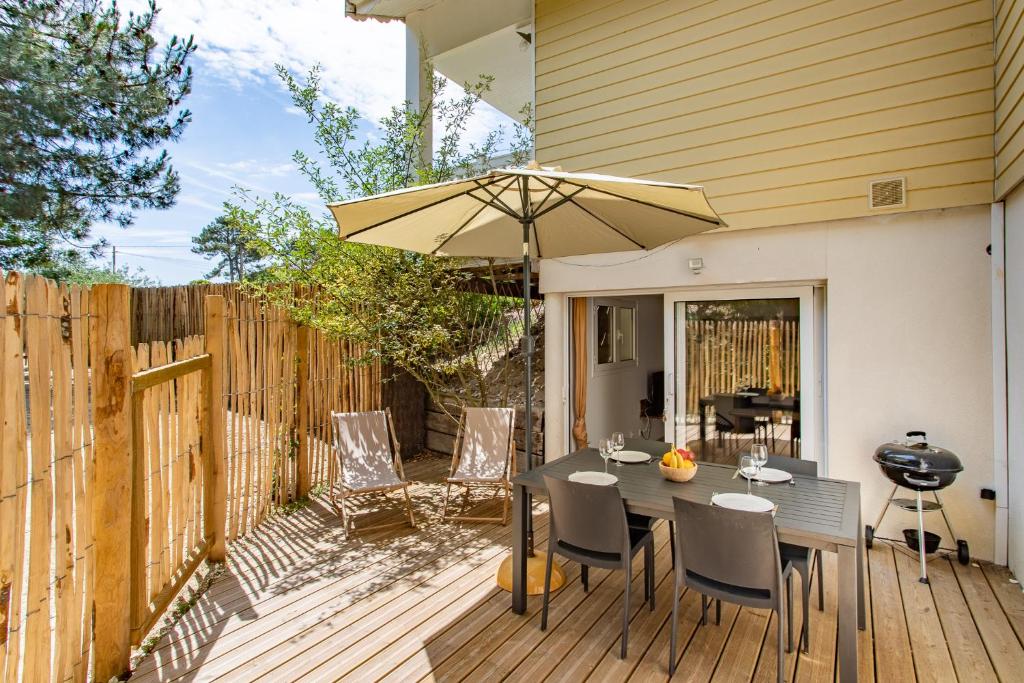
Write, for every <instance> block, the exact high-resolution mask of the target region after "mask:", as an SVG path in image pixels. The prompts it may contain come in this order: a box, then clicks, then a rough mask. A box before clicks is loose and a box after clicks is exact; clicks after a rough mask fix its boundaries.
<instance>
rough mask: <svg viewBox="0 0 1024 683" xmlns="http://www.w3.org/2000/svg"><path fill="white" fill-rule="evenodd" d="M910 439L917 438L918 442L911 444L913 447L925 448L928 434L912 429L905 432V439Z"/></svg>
mask: <svg viewBox="0 0 1024 683" xmlns="http://www.w3.org/2000/svg"><path fill="white" fill-rule="evenodd" d="M911 439H918V442H917V443H915V444H913V446H914V448H927V447H928V440H927V439H928V435H927V434H925V433H924V432H922V431H921V430H913V431H910V432H907V441H910V440H911Z"/></svg>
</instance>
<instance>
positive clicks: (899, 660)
mask: <svg viewBox="0 0 1024 683" xmlns="http://www.w3.org/2000/svg"><path fill="white" fill-rule="evenodd" d="M446 469H447V462H446V461H444V460H441V459H430V458H428V459H418V460H413V461H411V462H409V463H407V464H406V471H407V475H408V476H409V477H410V478H411V479H415V480H417V484H416V485H415V486H414V487H412V496H413V503H414V506H415V508H416V514H417V517H418V520H419V521H420V527H419V529H417V530H415V531H413V530H409V529H403V528H401V527H397V528H393V529H388V530H381V531H374V532H366V533H363V534H357V535H355V536H354V537H353V538H350V539H348V540H345V539H344V537H343V534H342V532H341V527H340V523H339V521H338V519H337V516H336V515H335V514H334V512H333V510H332V509H331V508H330V507H329V506H328V505H327V504H325V503H323V502H321V501H314V502H313V503H311V504H310V505H309V506H307V507H305V508H302V509H300V510H298V511H296V512H293V513H292V514H290V515H287V516H279V517H274V518H271V520H269V521H268V522H267V523H265V524H264V525H263V526H262V527H261V528H260V529H259V530H258V531H257V532H255V533H253V534H252V535H251V536H250V537H249V539H248V540H246V541H245V542H243V543H239V544H235V545H234V546H233V547H232V562H231V564H230V565H229V570H228V571H227V572H226V573H225V574H224V575H223V576H221V577H220V578H218V579H217V580H216V582H215V583H214V584H213V586H212V587H211V588H210V590H209V591H208V592H207V593H206V594H205V595H204V596H203V597H202V598H201V599H200V600H199V601H198V603H197V604H196V606H195V607H194V608H193V609H192V610H191V611H190V612H189V613H187V614H186V615H185V616H184V617H183V618H182V619H181V620H180V621H179V622H178V623H177V624H176V625H175V626H174V627H173V628H172V629H171V630H170V632H169V633H167V634H166V635H165V636H164V637H163V639H162V640H161V642H160V643H159V644H158V645H157V647H156V648H155V650H154V652H153V653H152V654H150V655H149V656H147V657H146V658H144V659H143V660H142V661H141V662H140V663H139V665H138V667H137V668H136V672H135V676H134V678H135V679H137V680H139V681H156V680H174V679H185V680H213V679H220V680H228V681H234V680H255V679H266V680H274V681H279V680H281V681H287V680H300V679H304V680H338V679H348V680H359V681H368V680H389V681H413V680H423V681H491V680H498V679H503V678H504V679H508V680H523V681H541V680H547V681H569V680H571V681H582V680H588V681H607V682H612V681H627V680H631V681H665V680H667V679H668V670H667V664H668V656H669V653H668V649H669V642H668V641H669V631H670V626H671V624H670V614H671V607H672V606H671V598H672V580H673V575H672V571H671V556H670V552H669V548H668V535H667V525H665V524H659V525H657V527H656V530H655V544H656V554H655V566H656V571H655V581H656V586H657V590H656V596H657V600H656V603H657V604H656V610H655V611H654V612H651V611H649V609H648V606H647V604H646V603H645V602H644V601H643V586H642V573H641V567H642V558H639V557H638V558H637V561H636V564H635V573H634V580H633V584H632V592H631V596H632V597H631V604H630V607H631V609H630V612H631V621H630V641H629V656H628V657H627V659H625V660H620V659H619V658H618V653H619V637H620V628H621V619H622V612H621V610H622V597H623V581H622V575H621V574H620V573H617V572H607V571H601V570H592V571H591V579H590V583H591V589H590V592H589V593H586V594H585V593H584V592H583V590H582V586H581V584H580V581H579V570H578V567H577V566H575V565H568V564H567V565H566V566H565V569H566V573H567V578H568V581H567V585H566V586H565V587H564V588H563V589H562V590H560V591H558V592H557V593H555V594H553V596H552V600H551V611H550V615H549V627H548V630H547V631H545V632H541V631H540V628H539V626H540V605H541V601H540V598H539V597H536V598H534V597H531V598H530V599H529V601H528V603H527V611H526V614H524V615H515V614H513V613H512V612H511V611H510V610H509V596H508V594H507V593H505V592H504V591H501V590H500V589H498V588H497V587H496V586H495V584H494V578H493V577H494V572H495V570H496V568H497V566H498V563H500V561H501V559H502V558H503V557H504V556H505V555H506V553H507V552H508V547H509V544H510V538H511V527H501V526H498V525H494V524H453V523H448V524H442V523H441V522H440V520H439V519H438V512H439V502H440V500H441V494H442V487H441V484H440V478H441V477H442V476H443V474H444V473H445V471H446ZM538 511H539V514H537V516H536V522H537V529H536V531H537V545H538V549H542V548H543V545H544V542H545V541H546V534H547V519H546V516H545V515H543V514H542V512H543V505H542V504H540V503H538ZM400 514H401V513H400V511H398V512H396V511H394V510H390V511H389V510H388V509H387V508H381V509H380V510H379V511H377V512H374V513H372V516H371V518H369V519H367V520H366V521H367V523H374V522H377V521H380V520H382V519H389V518H391V517H393V516H395V515H400ZM389 516H390V517H389ZM825 557H826V563H825V564H826V566H825V588H826V609H825V611H824V612H819V611H818V610H817V603H816V597H814V595H813V594H814V593H815V591H812V605H811V610H810V612H811V615H810V624H809V628H810V635H811V651H810V652H809V653H808V654H799V653H796V652H793V653H790V654H788V655H787V656H786V660H787V661H786V672H787V676H786V677H787V680H793V679H798V680H801V681H805V680H806V681H812V682H818V681H832V680H833V679H834V676H835V647H836V586H835V580H836V575H837V572H836V562H835V557H834V556H831V555H830V554H829V553H825ZM866 566H867V569H868V573H867V577H866V578H867V581H866V589H867V590H868V597H869V604H868V610H869V611H868V617H869V619H868V621H869V630H868V631H865V632H862V633H861V634H860V635H859V643H860V652H859V661H860V665H861V678H862V680H867V681H870V680H879V681H882V680H884V681H915V680H922V681H923V680H946V679H953V678H954V677H955V678H958V679H959V680H973V681H988V680H995V679H996V674H998V675H999V677H1000V678H1001V679H1002V680H1012V679H1013V678H1014V676H1015V675H1017V674H1018V673H1019V671H1021V670H1024V669H1022V667H1024V647H1022V646H1021V634H1022V631H1024V593H1022V592H1021V590H1020V586H1019V585H1018V584H1014V583H1011V582H1010V578H1011V577H1010V576H1009V574H1008V572H1007V571H1006V570H1005V568H999V567H993V566H991V565H985V564H981V565H978V566H968V567H962V566H959V565H955V564H951V563H950V562H949V561H948V560H946V559H935V560H933V561H932V562H930V563H929V573H930V576H931V577H932V583H931V585H930V586H926V585H923V584H919V583H917V581H916V573H915V572H916V564H915V563H914V562H913V560H912V558H907V557H904V556H903V555H902V554H901V553H895V552H894V551H893V549H892V548H891V547H890V546H889V545H886V544H885V543H882V542H878V543H876V545H875V548H874V549H873V550H871V551H870V552H869V553H868V558H867V560H866ZM797 586H798V583H795V584H794V588H796V587H797ZM798 593H799V591H797V594H796V595H795V596H794V598H795V599H794V603H795V604H794V608H795V609H794V612H795V615H796V620H795V622H794V627H795V628H794V640H795V641H796V642H797V643H798V642H799V632H800V628H801V627H802V624H801V621H802V617H801V612H800V597H799V594H798ZM713 614H714V611H713V608H712V611H711V616H712V617H713ZM699 617H700V601H699V596H698V595H697V594H695V593H692V592H689V591H687V592H685V593H684V595H683V598H682V601H681V604H680V623H679V647H678V651H677V652H676V653H675V656H676V658H677V661H678V662H679V668H678V670H677V673H676V676H675V678H674V680H693V681H708V680H713V681H747V680H759V681H760V680H764V681H773V680H775V618H776V617H775V616H774V615H770V614H769V613H768V612H766V611H763V610H751V609H747V608H742V609H740V608H736V607H734V606H729V605H725V604H723V609H722V623H721V624H720V625H717V626H716V625H715V624H714V620H713V618H712V620H711V623H710V624H709V625H708V626H706V627H701V626H699V625H698V620H699Z"/></svg>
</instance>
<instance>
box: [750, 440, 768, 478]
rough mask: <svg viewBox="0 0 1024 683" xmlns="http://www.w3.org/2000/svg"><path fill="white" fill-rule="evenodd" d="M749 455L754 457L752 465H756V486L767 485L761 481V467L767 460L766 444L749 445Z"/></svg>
mask: <svg viewBox="0 0 1024 683" xmlns="http://www.w3.org/2000/svg"><path fill="white" fill-rule="evenodd" d="M750 455H751V457H752V458H753V459H754V465H755V466H756V467H757V482H755V483H756V484H757V486H767V484H765V483H764V482H763V481H761V468H762V467H764V466H765V464H766V463H767V462H768V446H766V445H764V444H763V443H755V444H754V445H753V446H751V447H750Z"/></svg>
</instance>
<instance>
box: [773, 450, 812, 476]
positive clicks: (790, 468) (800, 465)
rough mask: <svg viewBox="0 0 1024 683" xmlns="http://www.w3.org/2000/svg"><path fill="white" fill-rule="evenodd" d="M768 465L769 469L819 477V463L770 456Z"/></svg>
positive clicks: (782, 456)
mask: <svg viewBox="0 0 1024 683" xmlns="http://www.w3.org/2000/svg"><path fill="white" fill-rule="evenodd" d="M766 464H767V466H768V467H774V468H775V469H777V470H782V471H783V472H789V473H790V474H799V475H802V476H805V477H816V476H818V463H816V462H814V461H813V460H801V459H799V458H790V457H787V456H785V455H769V456H768V462H767V463H766Z"/></svg>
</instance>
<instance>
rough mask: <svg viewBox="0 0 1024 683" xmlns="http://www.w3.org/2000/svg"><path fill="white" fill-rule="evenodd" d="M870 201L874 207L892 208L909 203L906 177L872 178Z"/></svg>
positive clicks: (869, 190)
mask: <svg viewBox="0 0 1024 683" xmlns="http://www.w3.org/2000/svg"><path fill="white" fill-rule="evenodd" d="M868 202H869V205H870V206H871V208H872V209H891V208H893V207H897V206H905V205H906V203H907V180H906V178H884V179H881V180H872V181H871V185H870V187H869V189H868Z"/></svg>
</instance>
